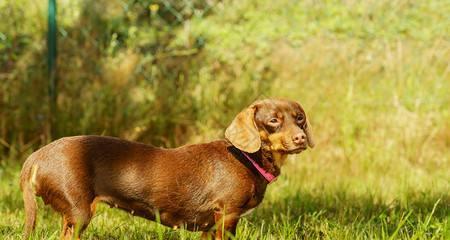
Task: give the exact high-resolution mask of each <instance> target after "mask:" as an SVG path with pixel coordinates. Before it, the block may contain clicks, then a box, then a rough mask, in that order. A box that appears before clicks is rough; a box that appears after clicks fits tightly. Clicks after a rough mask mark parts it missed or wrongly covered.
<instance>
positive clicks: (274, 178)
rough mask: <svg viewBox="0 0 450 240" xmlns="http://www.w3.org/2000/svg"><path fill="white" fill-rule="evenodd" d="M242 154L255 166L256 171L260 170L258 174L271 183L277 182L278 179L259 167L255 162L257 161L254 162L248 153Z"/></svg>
mask: <svg viewBox="0 0 450 240" xmlns="http://www.w3.org/2000/svg"><path fill="white" fill-rule="evenodd" d="M241 152H242V154H244V156H245V157H246V158H247V159H248V160H249V161H250V162H251V163H252V164H253V166H254V167H255V168H256V170H258V172H259V173H260V174H261V175H262V176H263V177H264V178H265V179H266V180H267V181H268V182H269V183H271V182H273V181H275V180H277V177H275V176H274V175H273V174H272V173H269V172H267V171H266V170H264V168H262V167H261V166H259V165H258V163H256V162H255V160H253V159H252V158H250V157H249V156H248V155H247V153H245V152H244V151H241Z"/></svg>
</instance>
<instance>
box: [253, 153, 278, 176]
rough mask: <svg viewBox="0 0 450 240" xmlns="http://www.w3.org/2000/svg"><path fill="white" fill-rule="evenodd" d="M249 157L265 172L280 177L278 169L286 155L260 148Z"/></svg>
mask: <svg viewBox="0 0 450 240" xmlns="http://www.w3.org/2000/svg"><path fill="white" fill-rule="evenodd" d="M250 157H251V158H252V159H254V160H255V161H256V162H257V163H258V164H259V165H260V166H261V167H262V168H263V169H264V170H265V171H266V172H268V173H270V174H272V175H273V176H275V177H278V176H279V175H280V168H281V166H282V165H283V163H284V161H285V159H286V157H287V155H285V154H282V153H279V152H272V151H268V150H267V148H264V147H262V148H261V149H260V150H259V151H258V152H255V153H252V154H250Z"/></svg>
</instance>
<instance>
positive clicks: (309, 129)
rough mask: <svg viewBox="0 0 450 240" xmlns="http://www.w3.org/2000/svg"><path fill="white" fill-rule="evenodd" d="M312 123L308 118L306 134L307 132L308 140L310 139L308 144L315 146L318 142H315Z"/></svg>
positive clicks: (311, 146)
mask: <svg viewBox="0 0 450 240" xmlns="http://www.w3.org/2000/svg"><path fill="white" fill-rule="evenodd" d="M311 128H312V127H311V124H310V123H309V121H308V118H306V124H305V134H306V140H307V141H308V146H309V147H310V148H313V147H314V146H315V145H316V144H315V143H314V140H313V136H312V129H311Z"/></svg>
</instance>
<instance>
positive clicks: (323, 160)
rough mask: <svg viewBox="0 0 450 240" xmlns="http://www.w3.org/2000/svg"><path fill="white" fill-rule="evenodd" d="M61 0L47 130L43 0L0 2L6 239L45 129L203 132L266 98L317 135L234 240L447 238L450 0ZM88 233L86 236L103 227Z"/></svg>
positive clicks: (145, 136)
mask: <svg viewBox="0 0 450 240" xmlns="http://www.w3.org/2000/svg"><path fill="white" fill-rule="evenodd" d="M57 3H58V15H57V20H58V54H59V55H58V69H57V71H58V72H57V74H58V89H57V90H58V99H57V106H58V110H59V111H58V117H57V121H56V125H55V126H54V127H55V129H56V136H50V126H49V116H50V113H49V107H48V106H49V104H48V93H47V88H48V74H47V47H46V34H47V1H38V0H2V1H0V19H2V20H1V22H0V82H1V85H0V156H2V157H1V158H0V163H2V166H3V167H2V168H0V177H2V178H1V179H2V184H3V185H4V186H5V187H4V188H3V190H0V196H1V198H2V199H3V201H4V202H5V203H10V205H8V204H6V205H4V206H3V207H0V210H3V211H4V212H6V214H7V215H6V216H11V219H10V220H3V221H4V222H3V224H5V225H10V226H12V227H11V228H5V229H6V230H4V231H3V232H6V235H5V236H10V237H11V236H13V237H12V238H14V236H19V233H20V231H21V230H20V226H21V221H22V219H21V216H22V215H21V214H23V213H22V211H21V209H20V208H21V204H22V203H21V198H20V194H19V192H18V187H17V183H16V180H17V174H18V169H19V167H20V166H18V165H17V164H14V162H16V163H21V162H23V161H24V159H25V157H26V156H27V154H29V153H30V152H31V151H32V150H34V149H36V148H37V147H39V146H42V145H44V144H46V143H48V142H49V141H51V140H52V139H54V138H58V137H61V136H67V135H78V134H99V135H112V136H118V137H122V138H126V139H130V140H136V141H142V142H146V143H152V144H154V145H157V146H165V147H175V146H179V145H182V144H186V143H197V142H204V141H208V140H212V139H216V138H222V137H223V131H224V129H225V128H226V126H227V124H229V123H230V122H231V119H232V118H233V117H234V116H235V114H236V113H237V112H239V111H240V110H241V109H242V108H244V107H245V106H247V105H249V104H250V103H251V102H252V101H253V100H255V99H258V98H266V97H279V98H288V99H292V100H296V101H298V102H300V103H301V104H302V105H303V107H304V108H305V110H306V112H307V114H308V116H309V117H310V121H311V124H312V126H313V129H314V133H315V139H316V142H317V146H316V148H315V149H313V150H311V151H307V152H305V153H302V154H301V155H299V156H294V157H292V158H291V161H290V162H289V163H288V167H286V168H285V169H284V170H283V172H284V173H283V176H282V178H281V179H280V181H278V182H277V183H275V185H274V186H273V187H271V188H270V189H269V191H268V193H267V197H266V199H265V202H264V203H263V205H262V206H261V208H259V209H258V210H257V211H256V213H255V214H256V215H254V216H253V217H250V218H249V220H247V219H244V220H243V221H244V223H243V224H242V227H240V228H239V229H238V232H240V233H241V235H242V236H247V239H248V238H254V239H264V238H267V239H280V238H285V239H290V238H293V239H294V238H295V239H296V238H298V239H303V238H329V239H340V238H343V239H349V238H350V239H357V238H363V239H364V238H372V239H373V238H386V239H387V238H392V239H395V238H405V239H409V238H411V239H414V238H416V239H423V238H438V239H445V238H446V237H447V236H450V235H449V234H450V230H449V224H448V223H449V218H450V217H449V215H450V214H449V211H450V210H449V205H450V196H449V192H450V186H449V182H450V159H449V158H450V124H449V123H450V90H449V89H450V76H449V71H450V67H449V62H450V61H449V60H450V18H449V13H450V2H449V1H441V0H430V1H409V0H392V1H389V0H378V1H375V0H368V1H355V0H341V1H337V0H333V1H312V0H309V1H308V0H305V1H293V0H279V1H267V0H245V1H215V0H203V1H200V0H180V1H174V0H166V1H151V0H108V1H106V0H98V1H87V0H59V1H57ZM10 163H11V164H10ZM8 214H9V215H8ZM108 214H113V213H110V212H108V211H106V212H103V215H101V216H105V215H106V216H108ZM286 214H288V215H289V214H290V215H289V216H288V217H283V216H286ZM408 214H410V215H408ZM13 216H16V217H13ZM106 216H105V220H104V221H105V222H104V223H103V224H105V225H108V224H109V222H108V221H107V219H108V218H107V217H106ZM97 219H102V218H101V217H99V218H97ZM299 219H300V220H299ZM43 221H44V222H45V221H46V220H43ZM97 221H99V222H101V221H103V220H97ZM133 221H134V220H133ZM136 221H138V220H136ZM261 221H262V223H265V224H266V228H264V227H263V228H262V229H260V228H259V227H260V225H261ZM298 221H300V222H298ZM255 222H256V223H255ZM1 223H2V222H1V220H0V225H1ZM252 223H255V225H252ZM97 224H100V223H97ZM145 224H147V223H145ZM145 224H144V226H145V229H147V225H145ZM262 225H263V226H264V224H262ZM105 228H106V229H113V228H114V227H112V226H107V227H105ZM55 229H57V228H55ZM99 229H101V228H100V227H99V228H98V229H95V228H94V229H93V230H92V229H91V228H89V229H88V232H87V234H88V236H91V237H93V238H95V236H97V235H96V234H100V236H103V235H102V233H98V232H97V230H98V231H100V232H101V231H102V230H99ZM280 229H281V230H280ZM0 230H1V229H0ZM291 230H292V232H293V233H292V232H291ZM51 231H52V230H51ZM55 231H57V230H55ZM105 231H106V230H105ZM117 231H119V232H117ZM124 231H125V230H124ZM139 231H142V229H141V230H139ZM139 231H137V232H139ZM1 232H2V231H0V233H1ZM8 234H9V235H8ZM41 234H42V235H43V236H48V235H47V234H48V233H46V232H41ZM116 234H117V236H116V237H118V236H121V232H120V230H116ZM136 234H137V233H136ZM172 234H173V233H172ZM246 234H247V235H246ZM176 236H178V235H176ZM180 236H181V235H180ZM183 236H185V235H183ZM186 236H187V238H189V236H190V235H186ZM140 237H142V236H141V235H139V234H137V237H136V239H139V238H140ZM272 237H273V238H272ZM132 238H133V237H132ZM175 238H177V237H175ZM100 239H102V237H100ZM133 239H134V238H133ZM150 239H152V238H150ZM242 239H246V238H245V237H243V238H242Z"/></svg>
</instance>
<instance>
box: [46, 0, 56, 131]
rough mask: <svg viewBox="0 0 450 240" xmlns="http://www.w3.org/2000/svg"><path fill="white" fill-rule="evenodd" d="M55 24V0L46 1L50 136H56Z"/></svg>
mask: <svg viewBox="0 0 450 240" xmlns="http://www.w3.org/2000/svg"><path fill="white" fill-rule="evenodd" d="M56 28H57V25H56V0H49V1H48V34H47V47H48V77H49V82H48V95H49V113H50V118H49V120H50V134H51V138H55V137H56V136H57V127H56V124H57V123H56V122H57V121H56V119H57V103H56V100H57V91H56V83H57V71H56V57H57V51H56V49H57V39H56V37H57V35H56V31H57V29H56Z"/></svg>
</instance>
